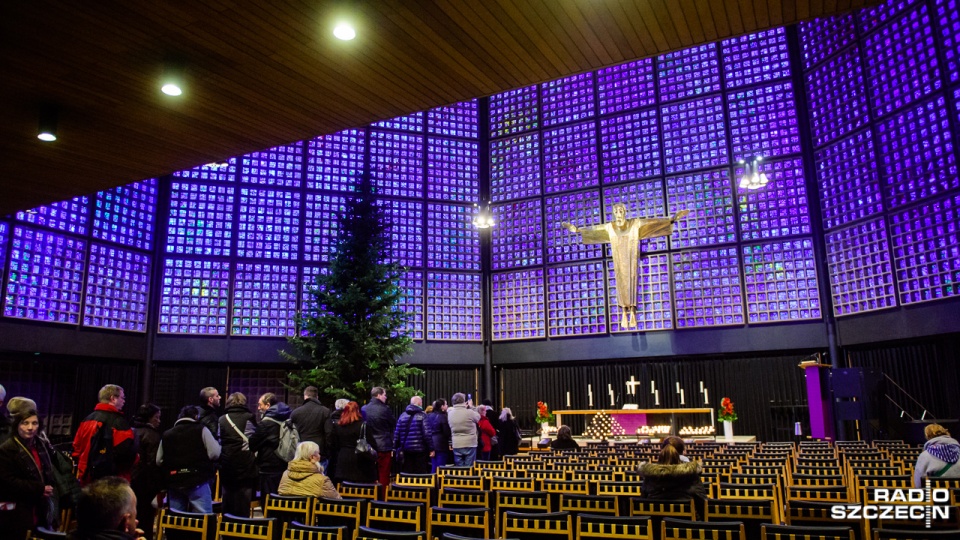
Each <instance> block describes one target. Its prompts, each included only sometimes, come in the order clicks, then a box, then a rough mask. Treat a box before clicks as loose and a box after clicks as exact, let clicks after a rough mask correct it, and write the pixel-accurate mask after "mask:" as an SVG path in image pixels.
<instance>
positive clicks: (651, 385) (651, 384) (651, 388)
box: [650, 381, 657, 394]
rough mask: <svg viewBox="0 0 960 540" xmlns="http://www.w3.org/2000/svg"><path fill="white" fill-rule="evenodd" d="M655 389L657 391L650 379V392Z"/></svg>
mask: <svg viewBox="0 0 960 540" xmlns="http://www.w3.org/2000/svg"><path fill="white" fill-rule="evenodd" d="M656 391H657V387H656V386H655V385H654V382H653V381H650V393H651V394H652V393H654V392H656Z"/></svg>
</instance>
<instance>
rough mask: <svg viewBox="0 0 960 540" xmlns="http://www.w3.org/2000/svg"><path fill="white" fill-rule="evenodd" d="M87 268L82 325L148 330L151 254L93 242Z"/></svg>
mask: <svg viewBox="0 0 960 540" xmlns="http://www.w3.org/2000/svg"><path fill="white" fill-rule="evenodd" d="M88 269H89V270H88V271H87V284H86V288H85V289H84V300H83V325H84V326H88V327H95V328H110V329H113V330H126V331H130V332H146V331H147V306H148V305H149V302H150V256H149V255H147V254H145V253H138V252H136V251H130V250H127V249H122V248H119V247H116V246H105V245H100V244H95V243H92V244H90V262H89V266H88Z"/></svg>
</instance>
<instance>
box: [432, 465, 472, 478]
mask: <svg viewBox="0 0 960 540" xmlns="http://www.w3.org/2000/svg"><path fill="white" fill-rule="evenodd" d="M444 476H474V470H473V467H472V466H471V467H463V466H458V465H441V466H439V467H437V477H438V478H441V479H442V478H443V477H444Z"/></svg>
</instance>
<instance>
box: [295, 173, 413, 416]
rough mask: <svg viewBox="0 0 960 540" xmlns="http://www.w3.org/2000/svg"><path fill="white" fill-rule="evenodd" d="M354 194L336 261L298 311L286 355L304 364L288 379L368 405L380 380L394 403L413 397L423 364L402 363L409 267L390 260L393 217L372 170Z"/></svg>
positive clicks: (327, 398)
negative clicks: (411, 382) (378, 198)
mask: <svg viewBox="0 0 960 540" xmlns="http://www.w3.org/2000/svg"><path fill="white" fill-rule="evenodd" d="M354 195H355V196H352V197H349V198H348V202H347V208H346V212H345V213H344V214H343V215H341V216H339V219H340V223H339V231H338V236H337V242H336V254H335V256H334V258H333V261H332V262H331V264H330V268H329V269H328V271H326V272H323V273H320V274H318V275H317V277H316V282H315V286H314V287H313V288H311V289H310V290H309V294H308V297H307V302H306V306H305V309H304V312H303V313H301V314H300V315H299V316H298V317H297V327H298V328H299V329H300V330H301V332H298V333H297V335H295V336H294V337H291V338H288V339H287V341H288V342H289V343H290V344H291V345H292V347H293V351H292V352H291V353H287V352H285V351H280V354H281V356H283V357H284V358H286V359H287V360H289V361H291V362H293V363H295V364H297V366H298V368H299V370H296V371H293V372H291V373H289V374H288V379H289V385H290V386H291V387H292V388H294V389H297V390H302V389H303V388H304V387H306V386H311V385H312V386H316V387H317V388H318V389H319V391H320V400H321V401H324V402H331V401H333V400H335V399H339V398H346V399H350V400H353V401H357V402H358V403H360V404H361V405H362V404H364V403H366V401H367V400H369V398H370V389H371V388H373V387H374V386H381V387H383V388H386V389H387V396H388V398H389V399H390V401H391V402H393V403H395V404H406V403H407V402H409V400H410V398H411V397H412V396H413V395H415V394H417V391H416V389H414V388H412V387H410V386H407V384H406V381H407V380H408V379H409V378H410V377H411V376H416V375H421V374H422V373H423V370H420V369H417V368H415V367H411V366H410V365H409V364H400V363H398V362H397V359H398V358H400V357H401V356H403V355H405V354H407V353H409V352H410V351H411V350H412V348H413V347H412V343H413V340H412V339H411V338H410V337H409V336H407V334H406V331H405V329H404V325H405V323H406V322H407V319H408V316H407V315H406V314H405V313H403V312H402V311H401V310H400V306H399V302H400V300H401V299H402V297H403V291H402V289H401V287H400V285H399V283H400V278H401V276H402V274H403V269H402V268H401V267H400V266H399V265H397V264H395V263H388V262H384V261H387V259H388V257H389V254H390V253H389V248H390V242H389V238H388V234H387V233H388V231H387V224H386V218H385V215H384V211H383V209H381V208H380V207H379V206H377V205H376V204H375V202H374V193H373V187H372V185H371V182H370V180H369V178H368V177H366V176H365V177H364V179H363V180H362V181H361V182H360V184H359V185H358V189H357V192H356V193H355V194H354Z"/></svg>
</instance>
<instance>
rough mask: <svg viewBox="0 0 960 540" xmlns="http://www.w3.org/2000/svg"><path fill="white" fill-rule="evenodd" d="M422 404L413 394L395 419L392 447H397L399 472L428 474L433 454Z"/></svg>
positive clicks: (418, 397) (431, 439) (431, 440)
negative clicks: (395, 425)
mask: <svg viewBox="0 0 960 540" xmlns="http://www.w3.org/2000/svg"><path fill="white" fill-rule="evenodd" d="M422 405H423V399H421V398H420V396H413V397H412V398H410V404H409V405H407V408H406V409H405V410H404V411H403V414H401V415H400V419H399V420H397V428H396V430H394V433H393V447H394V448H396V449H397V459H398V461H399V462H400V472H405V473H410V474H430V458H432V457H433V455H434V454H433V438H432V437H431V436H430V435H429V433H427V426H426V419H427V415H426V413H424V412H423V408H422Z"/></svg>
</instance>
